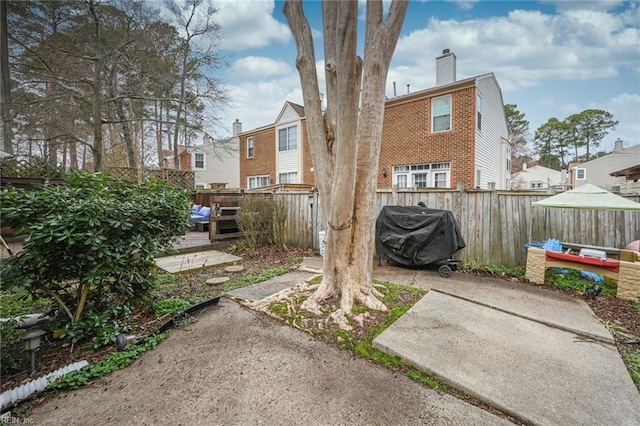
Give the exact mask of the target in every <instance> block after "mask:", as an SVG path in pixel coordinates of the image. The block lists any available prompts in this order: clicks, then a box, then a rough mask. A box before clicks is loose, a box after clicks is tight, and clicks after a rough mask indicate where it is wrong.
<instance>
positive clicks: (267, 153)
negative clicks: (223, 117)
mask: <svg viewBox="0 0 640 426" xmlns="http://www.w3.org/2000/svg"><path fill="white" fill-rule="evenodd" d="M248 137H253V158H247V138H248ZM275 138H276V133H275V128H274V127H273V126H270V127H267V128H263V129H260V130H257V131H255V132H252V133H248V134H243V135H240V187H241V188H246V187H247V177H248V176H256V175H269V183H276V178H277V176H276V139H275Z"/></svg>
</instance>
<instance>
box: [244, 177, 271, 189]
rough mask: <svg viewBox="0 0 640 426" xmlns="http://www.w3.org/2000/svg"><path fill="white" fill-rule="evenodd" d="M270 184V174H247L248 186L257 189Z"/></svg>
mask: <svg viewBox="0 0 640 426" xmlns="http://www.w3.org/2000/svg"><path fill="white" fill-rule="evenodd" d="M267 185H269V175H255V176H247V188H249V189H255V188H261V187H263V186H267Z"/></svg>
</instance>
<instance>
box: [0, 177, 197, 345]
mask: <svg viewBox="0 0 640 426" xmlns="http://www.w3.org/2000/svg"><path fill="white" fill-rule="evenodd" d="M67 181H68V184H66V185H51V184H45V185H42V186H41V187H39V188H38V189H36V190H34V191H22V190H17V189H15V188H13V187H9V188H8V189H7V190H5V191H2V193H1V194H0V202H1V204H2V209H1V210H0V221H2V224H3V226H11V227H12V228H13V230H14V232H16V233H18V234H20V235H24V236H25V240H24V242H23V247H24V250H23V251H21V252H19V253H18V254H17V255H16V256H14V257H12V258H10V259H9V260H7V261H6V262H4V264H3V266H2V271H1V274H2V290H6V291H19V290H25V291H28V292H30V293H31V294H32V295H33V296H34V297H35V296H38V297H48V298H52V299H53V300H55V302H56V303H57V304H58V305H59V306H60V309H61V312H63V313H64V314H66V316H67V317H68V321H69V322H70V323H76V322H79V321H81V320H82V319H83V311H84V310H85V307H87V306H88V307H91V309H92V311H94V312H98V313H102V312H104V311H105V309H106V307H107V304H111V303H114V301H115V303H116V304H121V303H125V304H130V303H134V304H135V303H139V302H141V301H143V300H144V298H145V297H146V296H147V295H148V294H149V293H150V291H151V289H152V286H153V282H154V279H153V278H154V277H153V274H152V271H153V268H154V262H153V258H154V256H155V255H156V254H157V253H159V252H160V251H162V250H164V249H167V248H170V247H171V245H172V242H173V241H174V239H175V238H176V237H177V236H179V235H183V234H184V232H185V230H186V229H187V226H188V221H189V201H188V197H187V195H186V194H185V193H184V192H181V191H177V190H174V189H171V188H170V187H169V186H168V185H167V184H166V183H164V182H162V181H157V180H153V181H149V182H145V183H132V182H126V181H123V180H121V179H117V178H113V177H110V176H108V175H103V174H94V175H91V174H87V173H81V172H73V173H71V174H69V175H68V176H67ZM105 340H106V337H105Z"/></svg>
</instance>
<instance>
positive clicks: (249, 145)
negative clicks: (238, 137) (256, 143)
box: [247, 138, 254, 158]
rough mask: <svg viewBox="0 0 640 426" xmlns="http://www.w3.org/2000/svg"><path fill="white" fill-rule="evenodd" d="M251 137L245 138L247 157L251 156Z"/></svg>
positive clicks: (252, 152)
mask: <svg viewBox="0 0 640 426" xmlns="http://www.w3.org/2000/svg"><path fill="white" fill-rule="evenodd" d="M253 155H254V150H253V138H247V158H253Z"/></svg>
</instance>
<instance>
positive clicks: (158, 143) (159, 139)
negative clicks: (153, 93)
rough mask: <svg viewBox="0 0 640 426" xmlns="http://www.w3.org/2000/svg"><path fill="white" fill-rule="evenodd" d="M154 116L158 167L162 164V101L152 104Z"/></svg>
mask: <svg viewBox="0 0 640 426" xmlns="http://www.w3.org/2000/svg"><path fill="white" fill-rule="evenodd" d="M158 102H159V103H160V108H158ZM153 110H154V115H155V119H156V146H157V150H158V165H160V164H161V163H162V148H163V143H162V118H163V117H162V101H155V102H154V108H153Z"/></svg>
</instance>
